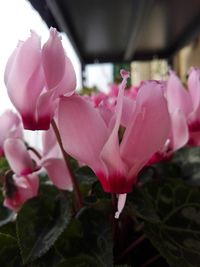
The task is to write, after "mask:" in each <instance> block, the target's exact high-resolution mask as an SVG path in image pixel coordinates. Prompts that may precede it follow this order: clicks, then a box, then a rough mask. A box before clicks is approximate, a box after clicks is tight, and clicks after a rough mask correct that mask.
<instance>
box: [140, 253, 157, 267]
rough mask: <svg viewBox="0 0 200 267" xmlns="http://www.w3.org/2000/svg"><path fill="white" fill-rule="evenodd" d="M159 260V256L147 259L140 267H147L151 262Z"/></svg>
mask: <svg viewBox="0 0 200 267" xmlns="http://www.w3.org/2000/svg"><path fill="white" fill-rule="evenodd" d="M159 258H160V255H159V254H158V255H155V256H154V257H152V258H151V259H149V260H148V261H146V262H145V263H144V264H143V265H142V266H141V267H147V266H149V265H150V264H151V263H152V262H154V261H156V260H157V259H159Z"/></svg>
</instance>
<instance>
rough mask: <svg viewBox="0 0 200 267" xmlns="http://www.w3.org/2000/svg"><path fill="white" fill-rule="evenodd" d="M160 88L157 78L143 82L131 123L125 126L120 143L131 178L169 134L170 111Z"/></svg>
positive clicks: (160, 146) (157, 149)
mask: <svg viewBox="0 0 200 267" xmlns="http://www.w3.org/2000/svg"><path fill="white" fill-rule="evenodd" d="M161 87H162V85H161V84H159V83H156V82H154V81H149V82H146V83H144V84H143V85H142V87H141V88H140V90H139V92H138V95H137V98H136V108H135V112H134V114H133V118H132V122H131V123H130V124H129V126H128V127H127V128H126V131H125V133H124V136H123V139H122V142H121V145H120V152H121V157H122V158H123V159H124V161H125V162H126V163H127V164H128V165H129V167H130V168H131V171H130V173H129V175H130V176H132V178H134V176H135V175H136V174H137V172H138V171H139V170H140V168H141V167H142V166H143V165H144V164H145V163H146V162H147V161H148V160H149V158H150V157H151V156H152V155H153V154H154V153H155V152H157V151H159V150H160V149H161V148H162V147H163V145H164V143H165V141H166V139H167V136H168V134H169V129H170V119H169V113H168V109H167V102H166V99H165V98H164V95H163V90H162V88H161Z"/></svg>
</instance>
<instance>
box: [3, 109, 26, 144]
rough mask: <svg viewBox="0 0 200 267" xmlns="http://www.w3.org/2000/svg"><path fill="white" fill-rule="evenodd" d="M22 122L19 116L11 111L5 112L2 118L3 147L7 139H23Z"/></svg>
mask: <svg viewBox="0 0 200 267" xmlns="http://www.w3.org/2000/svg"><path fill="white" fill-rule="evenodd" d="M20 124H21V121H20V118H19V117H18V115H17V114H16V113H14V112H12V111H11V110H7V111H5V112H4V113H3V114H2V115H1V116H0V125H1V132H0V146H1V147H2V146H3V142H4V140H5V139H6V138H7V137H15V138H22V136H23V133H22V127H21V125H20Z"/></svg>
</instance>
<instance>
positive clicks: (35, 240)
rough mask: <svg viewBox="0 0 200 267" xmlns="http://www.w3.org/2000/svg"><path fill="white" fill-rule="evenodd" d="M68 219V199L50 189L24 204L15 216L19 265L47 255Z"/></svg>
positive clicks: (45, 188) (46, 188) (69, 216)
mask: <svg viewBox="0 0 200 267" xmlns="http://www.w3.org/2000/svg"><path fill="white" fill-rule="evenodd" d="M65 194H66V193H65ZM70 218H71V209H70V201H69V198H68V197H67V196H66V195H64V194H62V193H59V192H58V191H57V190H56V189H55V188H54V187H52V186H43V189H42V193H41V195H40V196H39V197H37V198H34V199H31V200H29V201H28V202H26V203H25V204H24V206H23V207H22V209H21V210H20V212H19V214H18V217H17V235H18V242H19V245H20V249H21V255H22V259H23V263H24V264H26V263H29V262H32V261H33V260H35V259H37V258H39V257H41V256H42V255H43V254H44V253H45V252H47V251H48V250H49V249H50V247H51V246H52V245H53V244H54V243H55V241H56V240H57V238H58V237H59V236H60V234H61V233H62V232H63V230H64V229H65V227H66V225H67V224H68V223H69V221H70Z"/></svg>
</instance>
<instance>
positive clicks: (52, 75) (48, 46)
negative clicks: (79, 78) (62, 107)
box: [42, 28, 76, 96]
mask: <svg viewBox="0 0 200 267" xmlns="http://www.w3.org/2000/svg"><path fill="white" fill-rule="evenodd" d="M42 62H43V68H44V73H45V78H46V83H47V88H48V89H54V90H55V91H56V96H59V95H62V94H65V93H71V94H72V93H73V91H74V90H75V87H76V75H75V71H74V68H73V65H72V63H71V61H70V59H69V58H68V57H67V56H66V55H65V51H64V49H63V46H62V42H61V38H60V37H59V36H58V32H57V31H56V29H54V28H51V29H50V37H49V40H48V41H47V42H46V43H45V44H44V46H43V49H42Z"/></svg>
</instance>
